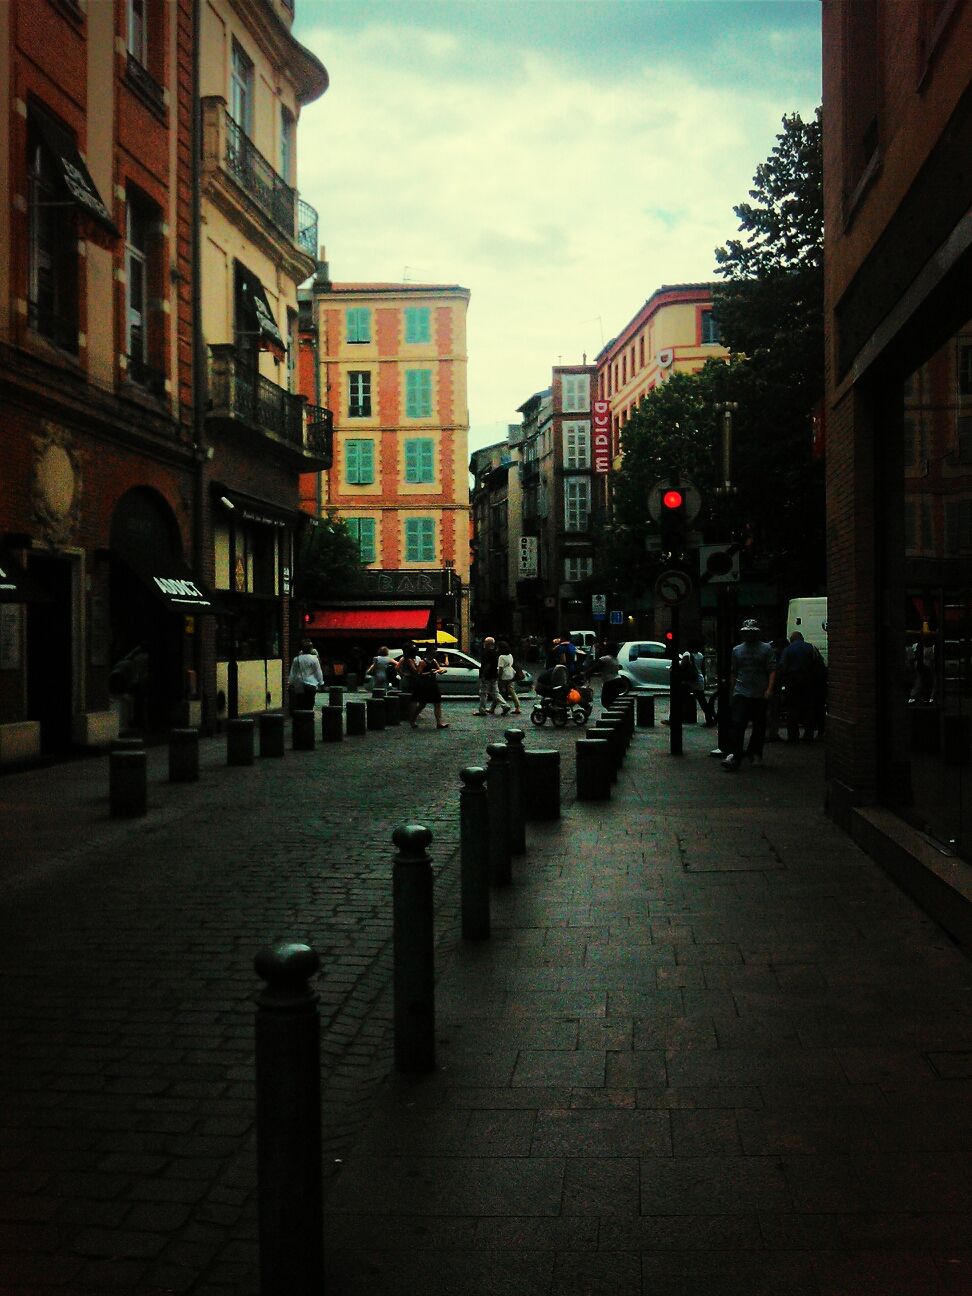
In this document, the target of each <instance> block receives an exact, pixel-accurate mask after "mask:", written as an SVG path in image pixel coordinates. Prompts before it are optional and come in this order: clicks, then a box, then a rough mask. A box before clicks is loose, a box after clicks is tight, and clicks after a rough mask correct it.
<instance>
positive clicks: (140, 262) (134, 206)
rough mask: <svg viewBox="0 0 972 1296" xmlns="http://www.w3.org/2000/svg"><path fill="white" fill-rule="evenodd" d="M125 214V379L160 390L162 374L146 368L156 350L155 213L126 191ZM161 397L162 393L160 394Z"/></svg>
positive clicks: (141, 199)
mask: <svg viewBox="0 0 972 1296" xmlns="http://www.w3.org/2000/svg"><path fill="white" fill-rule="evenodd" d="M126 198H127V200H126V204H125V213H126V223H125V353H126V355H127V356H128V376H129V378H130V379H131V380H132V382H135V383H138V384H139V385H140V386H143V387H157V388H159V389H161V384H162V379H161V375H159V374H156V373H154V372H153V370H151V369H150V368H149V362H150V360H151V358H152V356H153V355H154V354H157V352H158V349H159V341H160V339H159V338H158V337H157V336H155V334H156V330H157V321H156V318H155V316H154V312H151V310H150V306H151V290H152V286H153V285H152V280H153V278H154V271H155V270H156V266H155V264H154V263H155V262H156V261H157V259H158V254H157V252H158V233H157V231H158V210H157V209H156V208H155V207H154V206H153V205H152V204H151V203H149V202H147V201H146V199H144V198H143V197H142V196H141V195H140V194H138V193H135V192H134V191H133V190H131V189H129V191H128V194H127V196H126ZM159 394H161V392H159Z"/></svg>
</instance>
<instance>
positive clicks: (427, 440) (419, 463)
mask: <svg viewBox="0 0 972 1296" xmlns="http://www.w3.org/2000/svg"><path fill="white" fill-rule="evenodd" d="M405 480H406V481H407V482H432V481H435V442H434V441H433V440H432V439H431V437H423V438H422V439H421V440H418V441H406V442H405Z"/></svg>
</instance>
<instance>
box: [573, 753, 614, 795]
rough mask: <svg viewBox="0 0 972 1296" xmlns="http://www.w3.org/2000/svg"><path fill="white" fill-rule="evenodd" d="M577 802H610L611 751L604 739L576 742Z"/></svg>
mask: <svg viewBox="0 0 972 1296" xmlns="http://www.w3.org/2000/svg"><path fill="white" fill-rule="evenodd" d="M577 800H578V801H610V800H611V751H610V744H609V743H608V741H607V739H605V738H578V740H577Z"/></svg>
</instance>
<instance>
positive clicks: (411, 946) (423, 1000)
mask: <svg viewBox="0 0 972 1296" xmlns="http://www.w3.org/2000/svg"><path fill="white" fill-rule="evenodd" d="M431 840H432V833H431V831H430V830H429V829H428V828H426V827H425V825H424V824H401V825H400V826H399V827H398V828H396V829H395V831H394V832H393V833H392V841H393V842H394V843H395V845H396V846H397V847H398V854H397V855H396V856H395V858H394V863H393V866H392V943H393V946H394V1001H395V1002H394V1021H395V1066H396V1068H397V1069H398V1070H399V1071H405V1072H414V1071H432V1070H434V1069H435V921H434V911H433V898H432V861H431V859H430V858H429V854H428V850H427V849H426V848H427V847H428V845H429V843H430V842H431Z"/></svg>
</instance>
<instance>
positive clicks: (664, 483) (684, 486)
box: [648, 476, 702, 524]
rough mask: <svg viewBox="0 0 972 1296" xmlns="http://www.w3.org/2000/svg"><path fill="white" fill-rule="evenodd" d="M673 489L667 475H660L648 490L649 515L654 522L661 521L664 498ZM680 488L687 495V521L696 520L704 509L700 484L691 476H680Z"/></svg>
mask: <svg viewBox="0 0 972 1296" xmlns="http://www.w3.org/2000/svg"><path fill="white" fill-rule="evenodd" d="M671 489H672V482H671V481H670V480H669V479H668V478H667V477H660V478H659V479H658V481H656V482H655V483H654V485H652V486H651V487H649V490H648V516H649V517H650V518H651V520H652V522H656V523H659V524H660V523H661V517H662V499H663V497H664V495H665V493H666V491H670V490H671ZM678 489H679V490H680V491H681V492H682V494H683V495H684V497H685V521H686V522H694V521H695V519H696V518H697V517H698V516H699V514H700V513H701V511H702V496H701V494H700V492H699V488H698V486H696V484H695V482H694V481H692V480H691V478H689V477H685V476H680V478H679V482H678Z"/></svg>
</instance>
